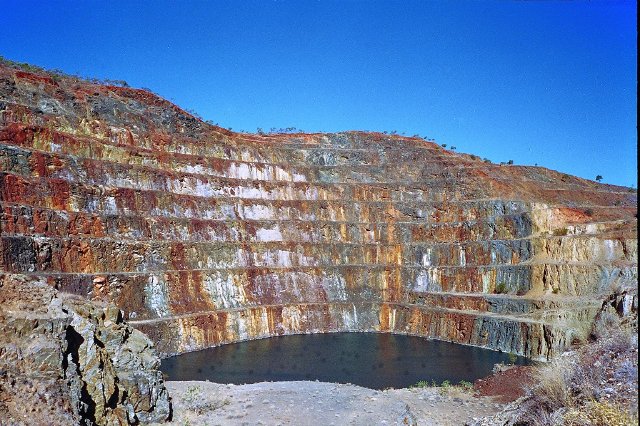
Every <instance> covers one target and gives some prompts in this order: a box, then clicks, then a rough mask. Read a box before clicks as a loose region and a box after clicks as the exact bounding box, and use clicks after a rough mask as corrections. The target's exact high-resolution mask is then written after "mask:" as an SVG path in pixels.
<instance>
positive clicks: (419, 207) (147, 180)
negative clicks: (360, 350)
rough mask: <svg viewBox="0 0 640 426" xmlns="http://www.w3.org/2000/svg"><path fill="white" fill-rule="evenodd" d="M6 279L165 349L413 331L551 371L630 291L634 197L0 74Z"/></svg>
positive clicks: (387, 145) (40, 77)
mask: <svg viewBox="0 0 640 426" xmlns="http://www.w3.org/2000/svg"><path fill="white" fill-rule="evenodd" d="M0 165H1V167H2V170H1V171H0V200H1V203H2V209H1V210H2V211H1V213H0V226H1V227H2V234H1V240H0V244H1V248H0V251H1V254H2V257H1V262H2V263H1V264H0V268H2V269H3V270H5V271H7V272H11V273H20V274H27V275H29V276H31V277H36V278H37V279H41V280H44V281H46V282H47V283H48V284H49V285H51V286H53V287H56V288H58V289H60V290H61V291H64V292H70V293H75V294H78V295H81V296H83V297H85V298H88V299H94V300H103V301H111V302H114V303H115V304H116V305H117V306H118V307H119V308H120V309H122V311H123V312H124V316H125V318H126V319H127V320H128V321H129V322H130V323H131V324H133V325H134V326H135V327H136V328H137V329H139V330H142V331H144V332H145V333H147V334H148V335H149V336H150V337H151V338H152V340H153V341H154V342H155V343H156V345H157V347H158V349H159V351H161V352H162V353H163V354H175V353H180V352H184V351H191V350H196V349H200V348H205V347H208V346H213V345H219V344H222V343H228V342H234V341H239V340H244V339H253V338H259V337H267V336H273V335H279V334H287V333H315V332H329V331H341V330H358V331H368V330H371V331H383V332H395V333H410V334H416V335H421V336H429V337H433V338H438V339H443V340H449V341H454V342H459V343H464V344H472V345H480V346H484V347H488V348H492V349H500V350H504V351H509V352H514V353H518V354H522V355H527V356H530V357H532V358H536V359H547V358H549V357H551V356H553V355H554V354H555V353H557V352H558V351H560V350H561V349H562V348H563V347H564V346H565V345H566V344H567V343H568V342H571V340H573V339H575V338H579V337H580V336H582V335H585V334H586V333H587V332H588V329H589V323H590V322H591V320H592V319H593V317H594V316H595V314H596V312H597V310H598V308H599V307H600V305H601V302H602V301H601V300H600V299H601V298H602V297H605V296H604V295H606V294H609V293H610V289H611V288H624V289H627V290H628V293H629V294H637V248H636V242H637V226H636V219H635V215H636V211H637V194H636V192H635V191H633V190H630V189H629V188H624V187H617V186H611V185H603V184H598V183H596V182H591V181H587V180H584V179H580V178H577V177H572V176H568V175H563V174H561V173H558V172H555V171H552V170H548V169H544V168H540V167H524V166H507V165H504V166H501V165H494V164H489V163H487V162H483V161H481V160H480V159H478V158H477V157H475V156H471V155H467V154H459V153H456V152H452V151H448V150H446V149H444V148H442V147H441V146H439V145H437V144H435V143H433V142H430V141H425V140H422V139H420V138H415V137H414V138H410V137H402V136H391V135H386V134H381V133H365V132H344V133H335V134H278V135H252V134H246V133H233V132H230V131H228V130H226V129H222V128H219V127H216V126H211V125H208V124H206V123H204V122H202V121H200V120H198V119H197V118H195V117H193V116H191V115H190V114H188V113H186V112H184V111H182V110H181V109H180V108H178V107H176V106H175V105H172V104H170V103H169V102H167V101H165V100H162V99H160V98H159V97H157V96H155V95H153V94H151V93H149V92H147V91H144V90H136V89H129V88H121V87H113V86H103V85H95V84H89V83H87V82H83V81H78V80H73V79H69V78H63V77H59V76H58V77H57V78H55V79H53V78H50V77H48V76H46V75H45V74H34V73H27V72H23V71H19V70H15V69H12V68H7V67H4V68H0Z"/></svg>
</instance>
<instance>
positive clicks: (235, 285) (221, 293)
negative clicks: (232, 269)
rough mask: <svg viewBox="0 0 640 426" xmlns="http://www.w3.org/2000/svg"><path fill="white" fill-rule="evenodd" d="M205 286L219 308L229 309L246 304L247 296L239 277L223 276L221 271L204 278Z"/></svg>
mask: <svg viewBox="0 0 640 426" xmlns="http://www.w3.org/2000/svg"><path fill="white" fill-rule="evenodd" d="M203 281H204V282H203V287H204V289H205V291H206V292H207V294H208V295H209V297H210V298H211V300H212V301H213V303H214V304H215V305H216V307H217V308H222V309H229V308H235V307H238V306H241V305H244V304H245V303H246V301H247V296H246V294H245V291H244V287H243V286H242V284H241V282H240V279H239V277H237V276H235V275H231V274H229V275H227V276H226V277H225V276H223V274H222V273H221V272H216V273H213V274H210V275H207V276H205V277H204V278H203Z"/></svg>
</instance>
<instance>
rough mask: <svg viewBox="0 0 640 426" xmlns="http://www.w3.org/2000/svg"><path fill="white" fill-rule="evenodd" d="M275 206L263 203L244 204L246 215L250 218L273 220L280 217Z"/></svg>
mask: <svg viewBox="0 0 640 426" xmlns="http://www.w3.org/2000/svg"><path fill="white" fill-rule="evenodd" d="M274 210H275V209H274V208H273V206H266V205H263V204H253V205H248V206H243V212H244V213H243V214H244V217H245V218H246V219H248V220H265V219H266V220H272V219H279V218H277V217H276V214H275V211H274Z"/></svg>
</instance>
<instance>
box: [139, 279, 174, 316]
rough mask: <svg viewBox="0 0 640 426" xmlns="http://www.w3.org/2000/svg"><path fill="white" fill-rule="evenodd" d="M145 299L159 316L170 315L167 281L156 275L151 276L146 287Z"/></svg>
mask: <svg viewBox="0 0 640 426" xmlns="http://www.w3.org/2000/svg"><path fill="white" fill-rule="evenodd" d="M144 294H145V300H146V302H147V306H148V307H149V309H151V310H152V311H153V312H154V313H155V314H156V315H157V316H159V317H166V316H168V315H169V296H168V294H169V290H168V289H167V283H166V282H165V281H164V280H163V279H159V278H158V277H157V276H155V275H151V276H149V279H148V280H147V285H146V286H145V287H144Z"/></svg>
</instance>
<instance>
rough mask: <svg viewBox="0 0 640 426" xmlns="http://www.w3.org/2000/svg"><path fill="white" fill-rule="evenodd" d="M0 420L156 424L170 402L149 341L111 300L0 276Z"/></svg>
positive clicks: (38, 281)
mask: <svg viewBox="0 0 640 426" xmlns="http://www.w3.org/2000/svg"><path fill="white" fill-rule="evenodd" d="M0 307H1V308H2V309H1V310H0V348H1V349H2V350H1V351H0V423H1V424H24V425H34V424H56V425H65V424H83V425H84V424H86V425H117V424H137V423H139V422H142V423H148V422H152V421H163V420H166V419H168V418H169V417H170V414H171V406H170V402H169V398H168V393H167V390H166V388H165V386H164V382H163V379H162V373H161V372H160V371H159V370H158V368H159V366H160V358H158V356H157V355H156V354H155V351H154V350H153V344H152V342H151V341H150V340H149V339H148V338H147V337H146V336H145V335H144V334H143V333H141V332H139V331H137V330H135V329H133V328H132V327H131V326H128V325H126V324H125V323H123V320H122V315H121V312H120V310H119V309H118V308H117V307H116V306H115V305H113V304H110V305H103V306H98V305H96V304H95V303H91V302H89V301H87V300H85V299H82V298H79V297H77V296H73V295H65V294H62V293H58V292H57V291H56V290H55V289H53V288H51V286H49V285H47V284H46V282H44V279H34V278H33V277H28V276H20V275H3V276H0Z"/></svg>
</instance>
